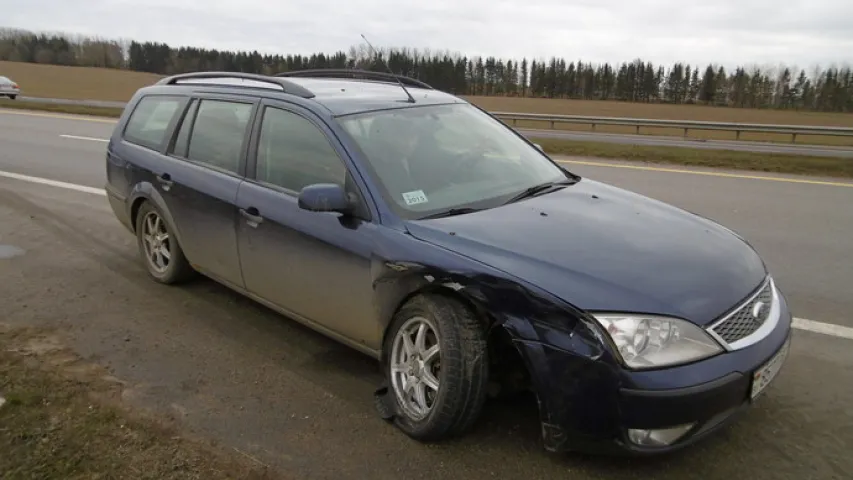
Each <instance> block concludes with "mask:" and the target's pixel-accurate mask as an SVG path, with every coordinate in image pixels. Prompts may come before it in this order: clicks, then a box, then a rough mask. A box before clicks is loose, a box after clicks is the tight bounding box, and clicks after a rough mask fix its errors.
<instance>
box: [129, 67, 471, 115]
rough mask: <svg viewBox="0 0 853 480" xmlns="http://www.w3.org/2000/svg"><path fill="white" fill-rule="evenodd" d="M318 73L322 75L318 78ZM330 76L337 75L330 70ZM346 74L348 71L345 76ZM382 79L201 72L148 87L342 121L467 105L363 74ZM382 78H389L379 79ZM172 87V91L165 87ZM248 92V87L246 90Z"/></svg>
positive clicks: (422, 87)
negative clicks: (273, 102)
mask: <svg viewBox="0 0 853 480" xmlns="http://www.w3.org/2000/svg"><path fill="white" fill-rule="evenodd" d="M313 72H317V73H313ZM329 72H333V75H334V71H332V70H330V71H329ZM345 73H346V72H345ZM362 73H365V74H366V75H367V76H371V75H375V76H377V77H378V78H377V79H370V78H347V77H346V75H343V76H342V77H335V76H333V75H332V76H331V77H330V75H329V73H328V72H326V71H321V70H320V71H311V72H294V73H293V75H294V76H290V75H289V74H282V75H281V76H266V75H255V74H244V73H239V72H237V73H235V72H196V73H189V74H181V75H175V76H172V77H167V78H164V79H162V80H161V81H159V82H157V84H156V85H153V86H151V87H145V89H146V90H148V89H156V90H158V91H161V92H162V91H164V90H165V91H168V90H169V89H171V88H174V87H178V86H181V87H190V86H192V85H196V86H197V88H196V89H199V88H204V89H216V90H217V91H220V92H221V91H222V90H226V91H228V93H235V91H239V93H243V94H250V95H254V96H262V97H267V98H281V99H283V100H285V99H293V97H294V96H296V97H299V98H300V100H301V101H300V102H299V103H302V104H305V103H306V102H307V103H315V104H319V105H321V106H322V107H324V108H325V109H326V110H327V111H328V112H329V113H330V114H331V115H333V116H341V115H350V114H355V113H362V112H368V111H375V110H387V109H394V108H406V107H415V106H424V105H442V104H449V103H467V102H465V101H464V100H462V99H461V98H459V97H456V96H455V95H452V94H449V93H446V92H442V91H439V90H434V89H432V88H431V87H430V86H429V85H426V84H423V83H421V82H419V81H417V80H414V79H410V78H407V77H399V78H400V79H401V81H402V83H404V84H407V86H406V90H408V93H409V94H410V95H411V96H412V98H414V100H415V102H414V103H411V102H409V101H408V100H409V97H408V95H407V94H406V91H404V90H403V89H402V88H401V87H400V85H399V84H398V83H397V81H396V79H394V77H393V76H391V75H388V74H375V73H374V72H362ZM314 75H316V76H314ZM380 75H382V76H385V77H386V78H382V77H380ZM165 85H169V86H168V87H164V86H165ZM247 87H248V88H247Z"/></svg>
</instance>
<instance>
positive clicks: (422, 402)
mask: <svg viewBox="0 0 853 480" xmlns="http://www.w3.org/2000/svg"><path fill="white" fill-rule="evenodd" d="M436 332H437V329H436V328H435V326H434V325H433V324H432V322H430V321H429V320H428V319H426V318H424V317H414V318H411V319H409V320H407V321H406V323H404V324H403V326H402V327H401V328H400V330H398V331H397V335H396V337H395V338H394V346H393V347H392V350H391V385H392V388H393V389H394V394H395V395H396V396H397V401H398V402H399V403H400V406H401V407H402V408H403V409H404V410H405V412H406V415H407V416H409V418H411V419H413V420H422V419H423V418H424V417H426V416H427V415H428V414H429V412H430V410H431V409H432V407H433V405H435V399H436V395H437V394H438V388H439V380H438V378H439V376H440V374H439V372H440V370H441V345H440V344H439V342H438V334H437V333H436Z"/></svg>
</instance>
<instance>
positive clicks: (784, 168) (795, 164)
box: [531, 138, 853, 178]
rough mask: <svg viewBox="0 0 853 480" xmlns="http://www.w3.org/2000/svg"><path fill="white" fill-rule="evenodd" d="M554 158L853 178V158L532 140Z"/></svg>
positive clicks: (547, 139) (543, 139)
mask: <svg viewBox="0 0 853 480" xmlns="http://www.w3.org/2000/svg"><path fill="white" fill-rule="evenodd" d="M531 141H533V142H535V143H538V144H539V145H541V146H542V148H543V149H544V150H545V151H546V152H548V153H550V154H555V155H570V156H576V157H599V158H611V159H616V160H627V161H634V162H649V163H665V164H672V165H684V166H693V167H710V168H729V169H733V170H748V171H758V172H773V173H789V174H797V175H817V176H828V177H841V178H853V159H851V158H832V157H812V156H801V155H788V154H774V153H758V152H739V151H733V150H710V149H699V148H685V147H657V146H645V145H642V146H638V145H624V144H616V143H599V142H577V141H573V140H560V139H553V138H531Z"/></svg>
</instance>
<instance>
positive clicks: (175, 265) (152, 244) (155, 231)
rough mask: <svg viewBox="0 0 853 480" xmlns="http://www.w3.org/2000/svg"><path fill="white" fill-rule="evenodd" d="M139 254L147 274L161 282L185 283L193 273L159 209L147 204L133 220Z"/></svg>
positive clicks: (143, 205) (140, 208)
mask: <svg viewBox="0 0 853 480" xmlns="http://www.w3.org/2000/svg"><path fill="white" fill-rule="evenodd" d="M136 236H137V242H138V245H139V252H140V254H141V255H142V260H143V262H144V263H145V267H146V269H147V270H148V273H149V274H150V275H151V277H153V278H154V280H157V281H158V282H160V283H166V284H171V283H177V282H181V281H185V280H188V279H189V278H190V277H191V276H192V274H193V273H194V271H193V269H192V267H191V266H190V264H189V262H187V259H186V257H184V252H183V250H181V247H180V245H179V244H178V240H177V239H176V238H175V236H174V234H173V233H172V232H171V231H170V229H169V225H168V224H167V223H166V220H165V219H164V218H163V215H162V214H161V213H160V210H159V209H158V208H157V207H155V206H154V205H153V204H151V203H150V202H145V203H143V204H142V206H141V207H139V213H138V214H137V217H136Z"/></svg>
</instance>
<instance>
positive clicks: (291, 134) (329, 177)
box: [255, 107, 347, 192]
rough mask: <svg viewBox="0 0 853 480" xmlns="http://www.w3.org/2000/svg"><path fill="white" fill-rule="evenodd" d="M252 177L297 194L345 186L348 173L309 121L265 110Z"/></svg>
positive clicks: (283, 112) (286, 112)
mask: <svg viewBox="0 0 853 480" xmlns="http://www.w3.org/2000/svg"><path fill="white" fill-rule="evenodd" d="M255 176H256V178H257V179H258V180H260V181H262V182H266V183H270V184H273V185H277V186H279V187H284V188H286V189H288V190H293V191H294V192H299V191H300V190H302V188H303V187H305V186H307V185H311V184H314V183H337V184H338V185H341V186H344V185H345V182H346V176H347V169H346V166H345V165H344V163H343V161H342V160H341V158H340V157H339V156H338V154H337V152H336V151H335V149H334V148H333V147H332V145H331V143H329V139H328V138H327V137H326V135H325V134H324V133H323V131H322V130H320V129H319V128H317V127H316V126H315V125H314V124H313V123H311V122H310V121H309V120H308V119H306V118H303V117H301V116H299V115H297V114H295V113H291V112H288V111H286V110H282V109H279V108H273V107H267V108H266V110H265V111H264V117H263V123H261V135H260V138H259V139H258V156H257V171H256V173H255Z"/></svg>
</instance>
